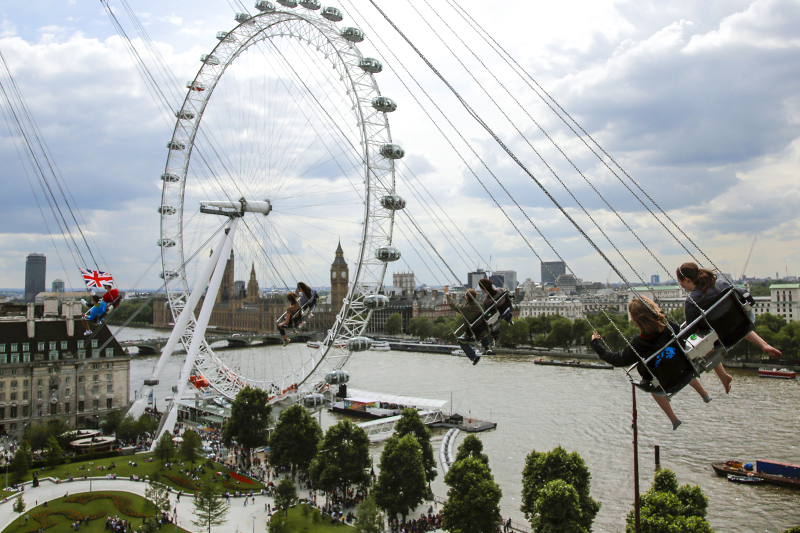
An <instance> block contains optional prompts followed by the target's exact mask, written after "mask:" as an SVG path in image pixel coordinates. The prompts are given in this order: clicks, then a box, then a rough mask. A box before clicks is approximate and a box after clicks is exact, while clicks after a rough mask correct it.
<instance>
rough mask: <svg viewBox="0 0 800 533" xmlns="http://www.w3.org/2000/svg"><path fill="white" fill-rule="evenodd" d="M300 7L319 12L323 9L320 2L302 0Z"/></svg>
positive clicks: (316, 0)
mask: <svg viewBox="0 0 800 533" xmlns="http://www.w3.org/2000/svg"><path fill="white" fill-rule="evenodd" d="M300 5H301V6H303V7H304V8H306V9H314V10H317V9H319V8H320V7H322V4H320V3H319V0H300Z"/></svg>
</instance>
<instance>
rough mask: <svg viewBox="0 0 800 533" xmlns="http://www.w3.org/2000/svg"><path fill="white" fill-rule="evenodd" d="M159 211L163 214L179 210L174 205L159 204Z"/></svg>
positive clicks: (171, 213)
mask: <svg viewBox="0 0 800 533" xmlns="http://www.w3.org/2000/svg"><path fill="white" fill-rule="evenodd" d="M158 212H159V213H161V214H162V215H174V214H175V213H177V212H178V210H177V209H175V206H174V205H160V206H158Z"/></svg>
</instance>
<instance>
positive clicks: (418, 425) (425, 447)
mask: <svg viewBox="0 0 800 533" xmlns="http://www.w3.org/2000/svg"><path fill="white" fill-rule="evenodd" d="M394 432H395V434H397V436H398V437H403V436H405V435H414V437H415V438H416V439H417V443H418V444H419V446H420V448H421V449H422V465H423V466H424V467H425V480H426V481H427V482H428V484H430V483H431V482H432V481H433V480H434V479H436V474H437V472H436V457H435V456H434V455H433V446H432V445H431V431H430V430H429V429H428V428H427V427H426V426H425V423H424V422H422V418H420V416H419V413H418V412H417V410H416V409H410V408H406V409H403V411H402V413H400V420H398V421H397V424H396V425H395V426H394Z"/></svg>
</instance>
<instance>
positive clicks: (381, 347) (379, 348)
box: [370, 341, 392, 352]
mask: <svg viewBox="0 0 800 533" xmlns="http://www.w3.org/2000/svg"><path fill="white" fill-rule="evenodd" d="M391 349H392V347H391V346H389V342H388V341H375V342H373V343H372V347H371V348H370V350H375V351H376V352H388V351H389V350H391Z"/></svg>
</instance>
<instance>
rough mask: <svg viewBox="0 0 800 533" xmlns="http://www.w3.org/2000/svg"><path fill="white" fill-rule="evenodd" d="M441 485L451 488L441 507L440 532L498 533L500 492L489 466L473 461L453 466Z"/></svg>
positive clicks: (457, 463)
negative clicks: (489, 532)
mask: <svg viewBox="0 0 800 533" xmlns="http://www.w3.org/2000/svg"><path fill="white" fill-rule="evenodd" d="M444 482H445V483H446V484H447V486H448V487H450V488H449V489H448V491H447V502H445V504H444V506H443V507H442V528H443V529H444V530H445V531H449V532H451V533H484V532H487V531H497V530H498V529H497V527H498V525H499V524H500V522H501V520H502V518H501V517H500V498H501V497H502V495H503V494H502V492H501V491H500V487H498V486H497V483H495V481H494V477H493V476H492V473H491V471H490V470H489V466H488V465H487V464H486V463H484V462H483V461H481V460H480V459H476V458H475V457H464V458H463V459H461V460H460V461H456V462H455V463H453V466H452V467H450V470H449V471H448V472H447V475H445V476H444Z"/></svg>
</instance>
